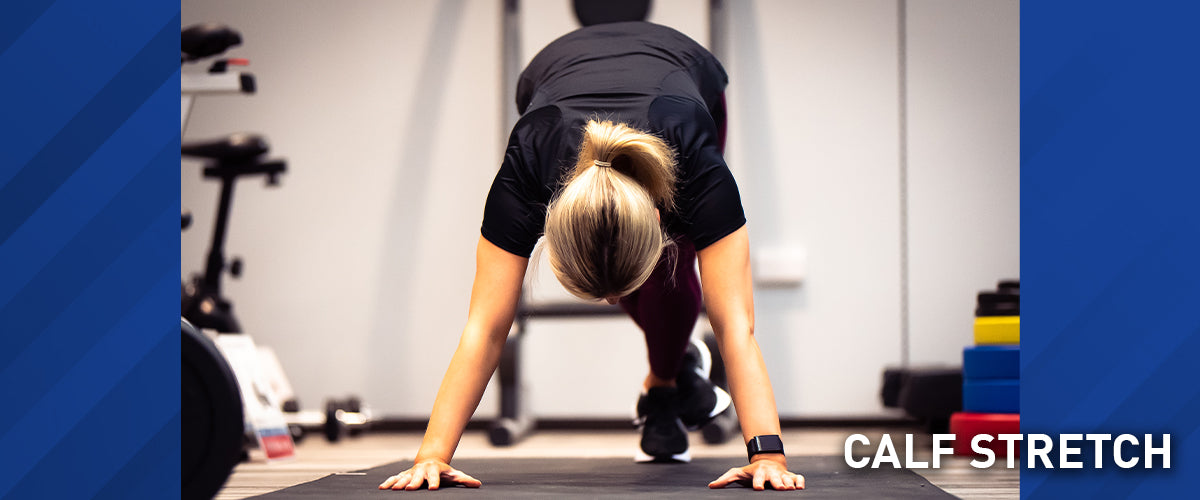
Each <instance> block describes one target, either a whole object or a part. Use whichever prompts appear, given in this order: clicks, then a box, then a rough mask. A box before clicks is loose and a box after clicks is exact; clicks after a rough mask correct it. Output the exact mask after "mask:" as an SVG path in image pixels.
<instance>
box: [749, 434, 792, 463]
mask: <svg viewBox="0 0 1200 500" xmlns="http://www.w3.org/2000/svg"><path fill="white" fill-rule="evenodd" d="M759 453H783V440H782V439H780V438H779V436H775V435H766V436H754V438H752V439H750V442H748V443H746V454H747V455H748V457H749V458H753V457H754V455H757V454H759Z"/></svg>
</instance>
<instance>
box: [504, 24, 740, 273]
mask: <svg viewBox="0 0 1200 500" xmlns="http://www.w3.org/2000/svg"><path fill="white" fill-rule="evenodd" d="M727 82H728V79H727V77H726V75H725V70H724V69H723V68H722V67H721V64H720V63H719V62H717V60H716V58H715V57H713V56H712V54H711V53H709V52H708V51H707V50H705V49H704V48H703V47H701V46H700V45H699V44H697V43H696V42H695V41H693V40H692V39H690V38H688V37H687V36H685V35H683V34H682V33H679V32H678V31H675V30H673V29H671V28H667V27H665V26H659V25H656V24H651V23H644V22H632V23H613V24H601V25H595V26H590V27H587V28H583V29H580V30H577V31H574V32H572V33H569V34H567V35H565V36H563V37H562V38H559V39H558V40H555V41H554V42H551V43H550V45H547V46H546V48H545V49H542V51H541V52H540V53H538V55H537V56H536V57H534V58H533V61H532V62H530V63H529V67H527V68H526V69H525V71H524V72H522V73H521V78H520V81H519V82H518V85H517V109H518V110H520V111H521V113H522V115H521V118H520V119H519V120H518V121H517V124H516V125H515V126H514V127H513V130H512V134H511V135H510V136H509V140H508V147H507V148H506V150H505V153H504V162H503V163H502V164H501V166H500V171H499V172H498V173H497V174H496V179H495V180H494V181H493V182H492V188H491V191H490V192H489V193H488V199H487V203H486V204H485V206H484V214H483V228H482V234H483V237H484V238H487V240H488V241H490V242H492V243H493V244H495V245H496V246H498V247H500V248H503V249H504V250H507V251H508V252H510V253H513V254H516V255H519V256H524V257H528V256H529V255H530V254H531V253H532V252H533V247H534V246H535V244H536V243H537V240H538V238H539V237H540V236H541V234H542V231H543V228H544V226H545V222H546V206H547V205H549V203H550V199H551V198H552V197H553V195H554V193H555V192H556V191H557V190H558V188H559V187H561V182H562V180H563V177H564V176H565V175H566V174H567V173H568V172H570V169H571V168H572V167H573V166H574V164H575V159H576V157H577V155H578V148H579V145H580V141H582V137H583V126H584V125H585V124H586V123H587V121H588V120H589V119H594V118H598V119H602V120H613V121H618V122H624V123H626V124H629V125H630V126H632V127H635V128H637V129H641V130H646V131H648V132H650V133H653V134H655V135H658V136H659V137H661V138H663V139H664V140H665V141H666V142H667V144H669V145H670V146H671V147H672V148H674V150H675V152H676V153H677V155H678V156H677V160H678V164H679V165H678V166H679V170H678V173H677V180H676V195H675V205H676V210H675V211H673V212H663V213H662V218H663V224H664V225H665V227H666V229H667V231H668V232H669V233H670V234H672V235H681V236H685V237H687V238H688V239H690V240H691V241H692V243H693V244H695V246H696V249H697V250H699V249H702V248H704V247H707V246H708V245H711V244H713V243H715V242H716V241H718V240H720V239H721V238H724V237H725V236H727V235H729V234H730V233H732V232H734V231H736V230H737V229H739V228H741V227H742V226H743V225H744V224H745V223H746V217H745V214H744V212H743V211H742V203H741V197H740V195H739V194H738V188H737V184H736V183H735V182H734V180H733V175H732V174H731V173H730V172H729V168H728V167H727V166H726V165H725V159H724V157H723V156H722V154H721V150H720V144H719V139H718V127H717V123H716V122H715V121H714V119H713V113H712V112H710V110H717V109H719V107H720V106H722V105H723V104H722V103H721V99H722V92H723V91H724V89H725V85H726V83H727Z"/></svg>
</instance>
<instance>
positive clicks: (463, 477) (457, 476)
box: [449, 470, 483, 488]
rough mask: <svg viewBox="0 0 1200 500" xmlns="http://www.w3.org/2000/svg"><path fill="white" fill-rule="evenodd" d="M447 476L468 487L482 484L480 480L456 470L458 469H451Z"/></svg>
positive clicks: (476, 486)
mask: <svg viewBox="0 0 1200 500" xmlns="http://www.w3.org/2000/svg"><path fill="white" fill-rule="evenodd" d="M449 477H450V479H451V480H452V481H454V482H455V483H458V484H461V485H463V486H466V487H468V488H478V487H480V486H481V485H483V483H482V482H480V481H479V480H478V479H475V478H473V477H471V476H468V475H467V474H465V473H463V472H462V471H458V470H455V471H451V472H450V476H449Z"/></svg>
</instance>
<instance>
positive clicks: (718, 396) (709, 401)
mask: <svg viewBox="0 0 1200 500" xmlns="http://www.w3.org/2000/svg"><path fill="white" fill-rule="evenodd" d="M711 371H712V353H710V352H708V346H705V345H704V343H703V342H701V341H699V340H697V339H695V338H693V339H692V342H691V344H689V345H688V349H687V353H685V354H684V357H683V365H682V366H681V367H680V368H679V375H678V376H676V377H675V386H676V387H678V388H679V403H680V405H679V418H680V420H682V421H683V424H684V425H685V426H687V428H688V429H690V430H697V429H699V428H701V427H703V426H704V424H707V423H709V422H711V421H712V419H713V418H715V417H716V416H717V415H719V414H720V413H721V412H723V411H725V409H727V408H729V404H730V403H731V402H733V398H731V397H729V393H728V392H725V390H724V389H722V388H720V387H718V386H717V385H716V384H714V383H712V380H710V379H709V375H710V372H711Z"/></svg>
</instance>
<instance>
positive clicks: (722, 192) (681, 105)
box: [650, 96, 746, 250]
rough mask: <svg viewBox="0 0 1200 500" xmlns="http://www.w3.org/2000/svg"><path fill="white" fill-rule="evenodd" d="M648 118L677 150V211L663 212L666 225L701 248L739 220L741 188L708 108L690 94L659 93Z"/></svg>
mask: <svg viewBox="0 0 1200 500" xmlns="http://www.w3.org/2000/svg"><path fill="white" fill-rule="evenodd" d="M650 119H651V122H652V123H654V126H655V128H656V129H658V130H660V131H661V132H662V133H663V134H664V135H665V136H666V138H667V140H668V141H669V142H670V143H671V144H672V146H674V147H675V148H676V150H677V153H678V155H679V156H678V158H679V179H678V181H677V184H676V188H677V189H676V197H675V205H676V212H675V213H674V214H672V215H671V217H669V218H668V221H669V222H668V223H667V228H668V230H670V231H671V232H672V233H675V234H682V235H685V236H687V237H688V239H690V240H691V241H692V243H693V244H695V246H696V249H697V250H700V249H703V248H705V247H707V246H709V245H711V244H713V243H716V242H717V241H720V240H721V238H724V237H726V236H728V235H729V234H731V233H733V232H734V231H737V230H738V229H740V228H741V227H742V226H744V225H745V224H746V215H745V211H744V210H743V209H742V198H741V193H740V192H739V191H738V186H737V182H736V181H735V180H734V178H733V173H732V172H730V171H729V167H728V165H726V164H725V158H724V156H723V155H722V154H721V149H720V146H719V141H718V138H717V126H716V123H715V122H714V121H713V119H712V117H711V116H710V115H709V114H708V111H707V109H706V108H705V107H704V106H703V105H702V104H701V103H698V102H695V101H692V100H689V99H685V98H678V97H673V96H672V97H660V98H658V99H656V100H655V101H654V103H653V104H652V105H651V112H650Z"/></svg>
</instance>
